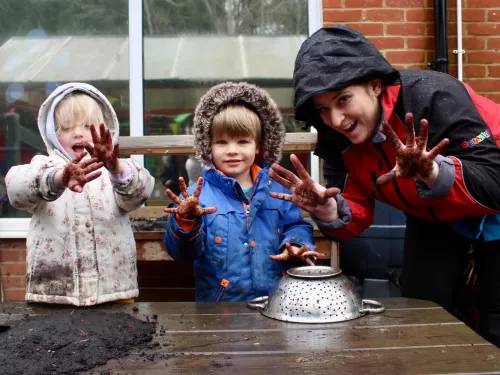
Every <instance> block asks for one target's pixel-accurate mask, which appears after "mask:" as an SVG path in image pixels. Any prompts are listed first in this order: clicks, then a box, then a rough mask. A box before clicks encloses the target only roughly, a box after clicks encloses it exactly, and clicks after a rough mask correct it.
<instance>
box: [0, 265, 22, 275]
mask: <svg viewBox="0 0 500 375" xmlns="http://www.w3.org/2000/svg"><path fill="white" fill-rule="evenodd" d="M0 271H1V273H0V274H1V275H2V276H14V275H19V276H24V275H26V264H25V263H2V264H0Z"/></svg>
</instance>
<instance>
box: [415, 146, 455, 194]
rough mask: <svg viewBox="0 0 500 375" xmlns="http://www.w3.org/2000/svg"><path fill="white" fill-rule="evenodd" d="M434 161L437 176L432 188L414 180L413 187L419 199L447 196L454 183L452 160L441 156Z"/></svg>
mask: <svg viewBox="0 0 500 375" xmlns="http://www.w3.org/2000/svg"><path fill="white" fill-rule="evenodd" d="M434 160H436V163H437V164H438V165H439V175H438V177H437V180H436V182H435V183H434V185H433V186H432V188H429V187H428V186H427V185H426V184H425V183H424V182H422V181H420V180H419V179H417V178H415V187H416V189H417V193H418V195H419V196H420V197H421V198H443V197H445V196H446V195H448V193H449V192H450V190H451V188H452V187H453V184H454V183H455V164H453V160H451V159H450V158H447V157H445V156H443V155H438V156H437V157H436V159H434Z"/></svg>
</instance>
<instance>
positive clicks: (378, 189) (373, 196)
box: [370, 171, 391, 205]
mask: <svg viewBox="0 0 500 375" xmlns="http://www.w3.org/2000/svg"><path fill="white" fill-rule="evenodd" d="M370 174H371V176H372V198H373V199H375V190H377V192H378V195H380V197H381V198H382V199H383V200H384V201H385V202H386V203H387V204H389V205H390V204H391V202H390V201H389V199H387V197H386V196H385V195H384V193H383V192H382V189H381V188H380V186H379V185H377V175H376V174H375V172H374V171H370Z"/></svg>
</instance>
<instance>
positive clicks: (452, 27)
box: [427, 22, 457, 36]
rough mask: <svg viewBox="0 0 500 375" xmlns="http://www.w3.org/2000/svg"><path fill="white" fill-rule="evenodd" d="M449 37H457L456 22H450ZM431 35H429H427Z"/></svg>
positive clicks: (448, 26) (448, 27)
mask: <svg viewBox="0 0 500 375" xmlns="http://www.w3.org/2000/svg"><path fill="white" fill-rule="evenodd" d="M447 31H448V36H456V35H457V23H456V22H448V25H447ZM427 35H429V34H427Z"/></svg>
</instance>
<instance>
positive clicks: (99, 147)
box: [84, 124, 120, 174]
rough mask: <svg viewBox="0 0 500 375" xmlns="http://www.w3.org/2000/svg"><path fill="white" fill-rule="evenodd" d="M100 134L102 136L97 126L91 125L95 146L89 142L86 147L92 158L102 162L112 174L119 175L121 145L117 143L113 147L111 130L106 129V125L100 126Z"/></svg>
mask: <svg viewBox="0 0 500 375" xmlns="http://www.w3.org/2000/svg"><path fill="white" fill-rule="evenodd" d="M99 132H100V134H97V131H96V129H95V126H94V125H90V133H91V134H92V142H93V145H91V144H90V143H89V142H85V144H84V147H85V149H86V150H87V151H88V153H89V154H90V155H91V156H92V157H95V158H98V159H99V160H100V161H102V162H103V163H104V166H105V167H106V169H107V170H108V171H109V172H110V173H113V174H116V173H119V172H120V170H119V159H118V153H119V150H120V145H119V144H118V143H117V144H115V145H114V146H113V139H112V138H111V133H110V131H109V129H106V127H105V126H104V124H101V125H100V127H99Z"/></svg>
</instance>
